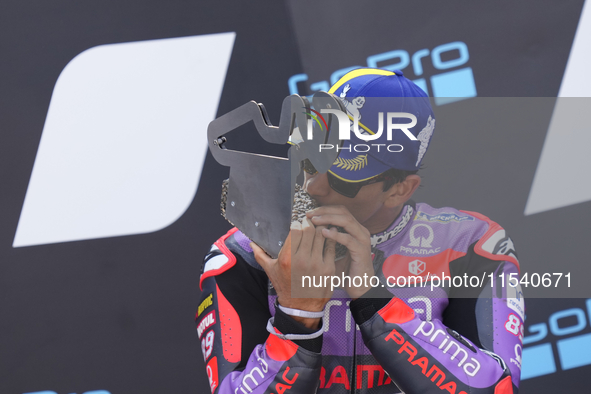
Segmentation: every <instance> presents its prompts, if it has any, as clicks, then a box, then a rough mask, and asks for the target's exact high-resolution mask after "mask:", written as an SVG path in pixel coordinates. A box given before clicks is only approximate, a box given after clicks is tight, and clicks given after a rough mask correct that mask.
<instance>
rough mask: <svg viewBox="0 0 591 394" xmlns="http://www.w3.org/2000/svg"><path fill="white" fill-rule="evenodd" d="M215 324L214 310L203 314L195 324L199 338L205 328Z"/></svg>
mask: <svg viewBox="0 0 591 394" xmlns="http://www.w3.org/2000/svg"><path fill="white" fill-rule="evenodd" d="M214 324H215V311H211V312H209V313H208V314H207V315H205V316H203V319H201V321H200V322H199V324H198V325H197V335H198V336H199V339H201V335H202V334H203V331H205V330H207V329H208V328H209V327H211V326H213V325H214Z"/></svg>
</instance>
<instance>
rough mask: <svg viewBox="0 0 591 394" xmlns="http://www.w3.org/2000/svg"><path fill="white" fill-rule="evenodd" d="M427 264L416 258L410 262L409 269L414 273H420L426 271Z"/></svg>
mask: <svg viewBox="0 0 591 394" xmlns="http://www.w3.org/2000/svg"><path fill="white" fill-rule="evenodd" d="M426 267H427V264H425V262H424V261H421V260H414V261H411V262H410V263H408V271H409V272H410V273H411V274H413V275H420V274H422V273H423V272H425V268H426Z"/></svg>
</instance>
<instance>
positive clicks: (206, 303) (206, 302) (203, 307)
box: [197, 293, 213, 317]
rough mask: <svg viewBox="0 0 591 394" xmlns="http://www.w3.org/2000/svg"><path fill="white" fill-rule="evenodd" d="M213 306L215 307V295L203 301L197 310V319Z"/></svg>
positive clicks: (210, 295)
mask: <svg viewBox="0 0 591 394" xmlns="http://www.w3.org/2000/svg"><path fill="white" fill-rule="evenodd" d="M212 305H213V293H211V294H209V295H208V296H207V297H205V299H204V300H203V301H201V304H199V308H198V309H197V317H199V316H201V314H202V313H203V311H204V310H206V309H207V308H209V307H210V306H212Z"/></svg>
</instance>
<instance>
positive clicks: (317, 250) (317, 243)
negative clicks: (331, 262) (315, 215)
mask: <svg viewBox="0 0 591 394" xmlns="http://www.w3.org/2000/svg"><path fill="white" fill-rule="evenodd" d="M324 228H326V227H324V226H318V227H316V234H315V235H314V244H313V245H312V256H322V251H323V250H324V241H325V238H324V235H322V229H324Z"/></svg>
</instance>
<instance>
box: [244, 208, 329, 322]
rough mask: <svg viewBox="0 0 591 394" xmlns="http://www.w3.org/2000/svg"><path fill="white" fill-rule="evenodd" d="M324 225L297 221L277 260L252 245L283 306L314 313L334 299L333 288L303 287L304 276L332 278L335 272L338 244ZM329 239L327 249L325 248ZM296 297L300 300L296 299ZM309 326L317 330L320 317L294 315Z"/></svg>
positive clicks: (307, 220)
mask: <svg viewBox="0 0 591 394" xmlns="http://www.w3.org/2000/svg"><path fill="white" fill-rule="evenodd" d="M323 230H326V228H325V227H324V226H320V227H314V225H313V224H312V222H311V221H310V220H309V219H307V218H306V219H305V220H304V222H303V223H302V224H300V223H298V222H294V223H292V225H291V231H290V232H289V235H288V236H287V239H286V240H285V244H284V245H283V248H281V251H280V252H279V256H278V258H277V259H272V258H271V257H269V256H268V255H267V254H266V253H265V252H264V251H263V250H262V249H261V248H259V247H258V246H257V245H255V244H254V243H251V244H250V246H251V247H252V249H253V251H254V257H255V259H256V261H257V262H258V263H259V264H260V266H261V267H263V269H264V270H265V272H266V274H267V276H268V277H269V280H270V281H271V283H272V284H273V287H274V288H275V291H276V292H277V297H278V302H279V305H281V306H284V307H287V308H293V309H300V310H304V311H310V312H319V311H322V310H323V309H324V306H325V305H326V303H327V302H328V301H329V300H330V297H331V296H332V291H331V289H330V286H321V287H314V286H311V287H309V288H302V276H304V275H307V276H310V277H313V276H321V277H324V276H325V275H329V276H332V275H334V272H335V267H334V258H335V242H334V241H333V240H330V239H329V240H326V239H325V237H324V236H323V233H322V231H323ZM325 240H326V247H325ZM292 294H293V295H294V296H296V297H298V298H296V297H292ZM304 295H305V296H306V298H301V297H302V296H304ZM292 317H293V318H294V319H295V320H297V321H299V322H301V323H303V324H304V325H306V326H307V327H311V328H316V327H318V326H319V325H320V318H318V319H312V318H302V317H297V316H292Z"/></svg>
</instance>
